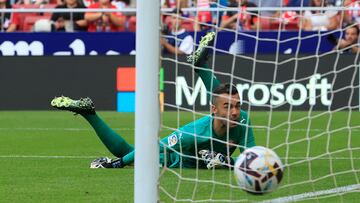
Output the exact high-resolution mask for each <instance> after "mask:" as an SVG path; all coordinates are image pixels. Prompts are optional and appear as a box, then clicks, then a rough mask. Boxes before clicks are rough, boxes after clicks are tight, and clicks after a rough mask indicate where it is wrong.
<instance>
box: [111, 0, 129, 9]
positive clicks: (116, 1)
mask: <svg viewBox="0 0 360 203" xmlns="http://www.w3.org/2000/svg"><path fill="white" fill-rule="evenodd" d="M111 4H112V5H114V6H116V8H118V9H123V8H126V7H128V6H129V4H130V0H113V1H111Z"/></svg>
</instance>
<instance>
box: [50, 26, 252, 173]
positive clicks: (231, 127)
mask: <svg viewBox="0 0 360 203" xmlns="http://www.w3.org/2000/svg"><path fill="white" fill-rule="evenodd" d="M214 38H215V33H213V32H210V33H208V34H207V35H206V36H204V37H203V38H202V39H201V41H200V44H199V47H198V49H197V50H196V51H195V53H194V54H193V55H191V56H189V57H188V61H189V62H191V63H193V64H194V65H195V66H196V67H200V68H196V69H195V72H196V73H197V74H198V75H199V76H200V77H201V79H202V80H203V82H204V84H205V86H206V88H207V90H208V91H211V92H213V94H212V98H211V101H212V106H211V110H212V112H211V115H208V116H204V117H203V118H200V119H198V120H196V121H194V122H191V123H189V124H187V125H185V126H183V127H180V128H179V129H177V130H176V131H175V132H173V133H172V134H171V135H168V136H167V137H165V138H163V139H161V141H160V164H162V165H163V166H166V167H170V168H176V167H187V168H195V167H197V166H199V167H200V168H208V169H212V168H223V167H232V166H233V164H234V159H233V158H231V155H232V154H233V152H234V151H235V149H236V148H237V146H239V149H240V152H242V151H243V150H244V149H245V148H248V147H252V146H255V141H254V136H253V131H252V128H251V124H250V119H249V117H248V116H247V114H246V112H244V111H242V110H241V109H240V97H239V94H238V92H237V89H236V87H235V86H234V85H231V84H220V82H219V80H218V79H216V77H215V76H214V75H213V73H212V72H211V71H210V70H209V69H208V66H207V64H206V62H207V58H208V50H207V47H208V46H210V45H212V43H213V40H214ZM51 105H52V106H53V107H55V108H58V109H62V110H69V111H73V112H75V113H77V114H80V115H82V116H83V117H84V118H85V119H86V120H87V121H88V122H89V123H90V125H91V126H92V127H93V128H94V130H95V131H96V134H97V136H98V137H99V138H100V140H101V141H102V142H103V143H104V145H105V146H106V147H107V148H108V150H109V151H110V152H111V153H112V154H113V155H114V156H116V157H118V158H117V159H114V160H110V159H109V158H106V157H104V158H99V159H96V160H94V161H93V162H92V163H91V167H92V168H122V167H124V166H126V165H129V164H132V163H133V162H134V157H135V150H134V147H133V146H132V145H130V144H128V143H127V142H126V141H125V140H124V139H123V138H122V137H121V136H120V135H119V134H117V133H116V132H114V131H113V130H112V129H111V128H110V127H108V126H107V124H106V123H105V122H104V121H103V120H102V119H101V118H100V117H99V116H98V115H97V114H96V113H95V108H94V104H93V102H92V101H91V99H89V98H82V99H80V100H72V99H70V98H68V97H64V96H62V97H57V98H54V99H53V100H52V101H51Z"/></svg>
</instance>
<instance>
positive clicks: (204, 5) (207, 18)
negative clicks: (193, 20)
mask: <svg viewBox="0 0 360 203" xmlns="http://www.w3.org/2000/svg"><path fill="white" fill-rule="evenodd" d="M195 5H196V8H197V9H209V8H210V1H209V0H195ZM196 16H197V22H198V23H199V25H197V27H198V28H199V29H200V30H203V31H206V30H209V29H210V28H211V26H209V24H210V25H211V24H212V23H213V22H212V14H211V12H210V11H198V12H197V15H196Z"/></svg>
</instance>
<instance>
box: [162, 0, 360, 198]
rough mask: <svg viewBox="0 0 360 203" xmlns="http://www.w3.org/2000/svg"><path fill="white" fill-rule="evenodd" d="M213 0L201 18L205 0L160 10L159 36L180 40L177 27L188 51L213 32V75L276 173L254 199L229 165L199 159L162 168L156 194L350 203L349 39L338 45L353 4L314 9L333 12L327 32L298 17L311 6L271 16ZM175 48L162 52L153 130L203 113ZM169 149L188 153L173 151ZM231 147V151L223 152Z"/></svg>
mask: <svg viewBox="0 0 360 203" xmlns="http://www.w3.org/2000/svg"><path fill="white" fill-rule="evenodd" d="M199 2H200V1H199ZM214 5H216V7H217V8H213V9H208V10H210V11H208V13H210V16H212V18H210V19H207V18H206V17H203V16H207V15H208V13H206V8H207V7H206V6H204V7H202V8H197V9H183V12H181V13H180V12H179V10H177V12H174V13H169V12H164V13H163V22H164V24H166V25H167V26H166V30H165V31H164V30H163V33H162V35H161V37H162V38H164V39H165V38H166V39H171V40H174V41H175V43H176V44H177V45H178V46H181V45H180V44H181V42H183V41H184V38H183V37H181V36H179V35H174V33H180V32H181V30H182V29H183V28H184V29H186V30H188V31H190V33H191V35H192V36H193V39H194V42H193V44H192V49H193V50H195V49H196V48H197V45H198V42H199V40H200V38H201V36H203V35H204V34H205V33H206V31H209V30H212V31H214V32H215V33H216V38H215V41H214V46H211V47H210V48H209V49H210V53H211V57H210V58H209V60H208V63H207V64H208V65H209V68H210V69H211V71H212V72H213V73H214V74H215V75H216V76H217V78H218V79H219V80H220V81H221V82H223V83H233V84H235V85H236V87H237V89H238V91H239V94H240V98H241V103H242V106H241V108H242V109H243V110H245V111H247V113H248V115H249V117H250V119H251V121H252V128H253V130H254V136H255V140H256V144H257V145H261V146H265V147H268V148H271V149H273V150H274V151H275V152H276V153H277V154H278V155H279V156H280V157H281V160H282V162H283V164H284V165H285V172H284V178H283V180H282V182H281V184H280V187H279V188H278V189H277V190H276V191H274V192H272V193H269V194H266V195H263V196H254V195H251V194H249V193H246V192H244V191H243V190H242V189H241V188H240V187H239V186H238V185H237V183H236V180H235V178H234V174H233V171H232V170H230V169H222V170H206V169H200V168H198V164H197V167H196V168H194V169H188V168H169V167H163V168H162V169H161V179H160V200H161V201H164V202H171V201H174V202H178V201H179V202H247V201H264V202H287V201H288V202H290V201H299V200H304V199H309V200H316V201H320V200H325V201H328V200H329V199H330V200H332V201H336V202H350V201H356V199H355V198H356V196H358V195H359V192H360V182H359V175H360V146H359V144H358V143H360V136H359V135H360V123H359V119H360V114H359V77H360V74H359V59H358V58H359V54H358V53H359V52H357V51H356V47H357V46H358V42H357V41H354V43H350V45H349V44H346V45H347V46H345V47H341V46H342V45H341V43H343V42H344V41H345V40H347V36H346V35H347V34H346V33H347V31H348V30H350V29H352V28H353V27H354V26H357V23H356V21H349V19H348V18H349V15H351V16H352V19H354V17H353V16H354V15H353V13H354V11H357V10H356V8H354V7H353V6H352V5H347V6H346V7H345V6H343V7H337V9H338V10H334V7H330V6H329V7H325V6H324V5H322V6H320V7H319V8H320V10H321V9H323V10H322V11H321V12H320V14H318V15H323V14H324V15H328V16H330V17H329V18H331V17H334V18H336V22H337V25H336V27H335V28H331V29H330V27H329V28H326V26H325V27H322V26H321V25H319V27H318V28H317V27H316V28H315V26H314V24H315V23H314V22H313V26H312V27H311V25H308V23H309V22H308V21H309V20H308V18H307V17H306V15H309V14H308V13H309V12H310V14H311V11H310V9H314V8H313V7H311V8H306V7H293V8H295V9H294V11H287V10H286V9H284V6H283V5H282V4H281V5H280V7H279V9H278V10H280V11H278V12H276V11H274V12H273V13H276V15H272V16H271V17H270V16H266V14H264V12H265V11H266V8H263V7H257V8H252V7H250V6H248V7H243V6H237V7H235V8H227V7H223V6H221V4H220V1H219V2H216V3H215V4H214ZM195 6H196V5H195ZM201 9H202V10H201ZM296 9H297V10H296ZM326 9H328V10H326ZM269 10H271V9H269ZM184 11H185V12H184ZM225 15H226V16H227V18H228V19H229V18H231V17H232V16H233V15H237V16H236V17H234V19H235V20H234V22H233V25H229V26H224V21H226V20H227V18H226V17H224V16H225ZM274 16H277V17H274ZM204 19H205V20H204ZM220 20H221V21H220ZM355 20H356V19H355ZM199 29H200V30H199ZM171 30H173V32H171ZM353 47H354V48H353ZM163 49H166V47H165V46H164V48H163ZM179 49H180V48H179ZM179 49H177V51H176V52H175V54H169V53H166V52H170V51H169V50H165V51H164V52H163V54H162V55H161V60H162V66H163V68H164V73H165V74H164V75H165V77H164V81H163V83H164V91H165V100H164V104H163V105H164V108H165V112H163V114H162V123H161V127H162V131H161V136H165V135H168V134H171V132H172V131H175V130H176V129H178V128H179V127H181V126H183V125H184V124H186V123H189V122H192V121H195V120H196V119H199V118H201V117H203V116H206V115H209V113H210V112H211V106H210V103H209V97H208V95H207V94H208V93H209V92H208V91H207V90H206V88H205V87H204V85H203V83H202V82H201V79H199V78H198V76H197V75H196V73H195V72H194V66H193V64H189V63H188V62H186V60H185V57H184V55H186V54H181V52H185V51H181V50H180V51H179ZM351 52H353V53H351ZM167 94H168V95H167ZM171 94H173V95H172V96H171ZM172 98H174V99H172ZM193 136H194V137H195V136H198V135H196V134H194V135H193ZM214 139H215V138H214ZM217 141H218V142H223V141H221V140H217ZM227 141H228V140H227ZM224 143H226V141H225V142H224ZM238 147H241V146H238ZM194 150H195V151H197V147H195V149H194ZM175 153H178V154H180V155H182V157H187V156H188V155H185V154H184V153H183V152H182V150H181V149H180V150H179V151H176V152H175ZM238 154H239V150H236V151H235V153H234V154H233V155H232V157H236V156H237V155H238ZM191 158H193V159H195V160H198V162H201V161H202V160H200V158H199V157H197V156H191Z"/></svg>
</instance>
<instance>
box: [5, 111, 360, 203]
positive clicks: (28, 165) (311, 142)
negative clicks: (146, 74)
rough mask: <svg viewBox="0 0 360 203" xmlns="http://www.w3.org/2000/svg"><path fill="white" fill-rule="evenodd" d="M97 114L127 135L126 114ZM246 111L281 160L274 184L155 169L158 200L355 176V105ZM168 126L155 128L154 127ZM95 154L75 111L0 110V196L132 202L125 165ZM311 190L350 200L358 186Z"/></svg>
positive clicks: (358, 165)
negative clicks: (101, 161)
mask: <svg viewBox="0 0 360 203" xmlns="http://www.w3.org/2000/svg"><path fill="white" fill-rule="evenodd" d="M99 115H100V116H101V117H102V118H103V119H104V120H105V121H106V122H107V123H108V124H109V125H110V126H111V127H112V128H114V129H115V130H116V131H117V132H119V133H120V134H121V135H122V136H124V137H125V138H126V140H128V141H129V142H130V143H133V142H134V136H133V134H134V114H125V113H116V112H99ZM195 117H196V116H195ZM250 117H251V119H252V123H253V125H254V134H255V137H256V142H257V144H258V145H268V146H270V147H272V148H274V149H275V151H276V152H277V153H278V155H279V156H280V157H282V161H283V162H284V163H286V164H287V166H288V167H287V168H286V169H285V173H284V179H283V182H282V184H281V187H280V188H279V189H278V190H276V191H275V192H273V193H270V194H266V195H262V196H254V195H250V194H247V193H246V192H243V191H242V190H240V189H239V188H236V183H235V179H234V177H233V174H232V172H231V171H228V170H216V171H211V170H198V171H197V170H193V169H182V170H180V169H175V170H169V169H161V180H160V182H161V183H160V185H161V190H160V199H161V201H162V202H173V199H172V198H176V199H178V200H183V201H186V200H192V201H197V200H204V202H208V201H213V202H223V201H224V200H228V201H229V202H236V201H239V200H242V201H244V202H258V201H262V200H268V199H274V198H279V197H284V196H291V195H297V194H303V193H307V192H314V191H321V190H329V189H332V188H338V187H342V186H347V185H353V184H359V178H360V172H359V171H360V125H359V120H360V113H359V112H356V111H353V112H351V114H349V112H335V113H331V114H330V113H329V112H312V113H311V114H309V113H308V112H292V113H291V114H289V113H288V112H272V113H271V114H270V115H269V113H267V112H251V114H250ZM270 117H271V120H270V119H269V118H270ZM193 118H194V116H193V115H192V114H190V113H181V114H180V115H177V114H176V112H166V113H164V114H163V117H162V123H163V124H164V125H165V126H170V127H172V128H176V127H178V125H179V124H184V123H187V122H189V121H192V119H193ZM257 126H271V128H264V127H260V128H259V127H257ZM170 132H171V131H170V130H169V129H166V128H162V131H161V135H162V136H164V135H166V134H168V133H170ZM350 149H351V150H350ZM101 156H109V157H112V156H111V154H110V153H109V152H108V151H107V150H106V148H105V147H104V146H103V145H102V144H101V142H100V140H99V139H98V138H97V136H96V135H95V132H94V131H93V130H92V129H91V127H90V125H89V124H88V123H87V122H86V121H85V119H83V118H82V117H81V116H73V115H72V114H71V113H69V112H62V111H55V110H54V111H2V112H1V113H0V163H1V167H0V202H133V187H134V183H133V178H134V169H133V167H132V166H130V167H126V168H124V169H119V170H116V169H115V170H107V169H90V168H89V164H90V162H91V161H92V160H93V159H95V158H97V157H101ZM285 157H288V159H285ZM178 175H180V176H181V177H182V178H181V179H180V178H179V177H178ZM167 194H169V195H170V196H171V197H170V196H169V195H167ZM313 198H315V202H327V203H328V202H358V200H359V198H360V191H359V190H355V191H352V192H349V193H344V194H341V195H335V196H334V195H327V196H325V197H320V198H319V197H313ZM313 201H314V199H310V200H307V201H305V202H313Z"/></svg>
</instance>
